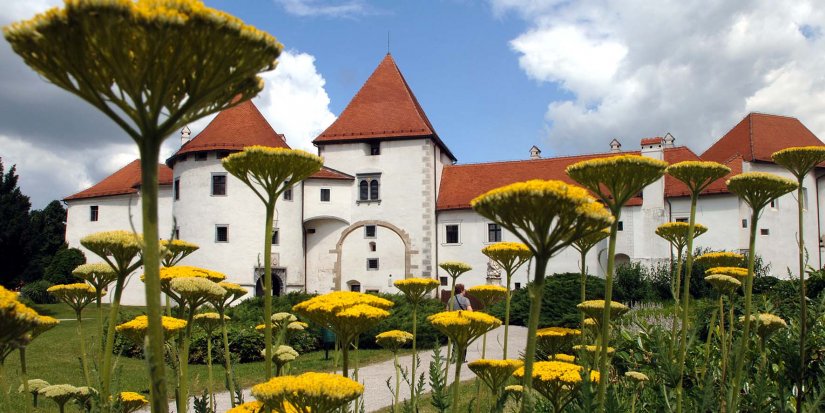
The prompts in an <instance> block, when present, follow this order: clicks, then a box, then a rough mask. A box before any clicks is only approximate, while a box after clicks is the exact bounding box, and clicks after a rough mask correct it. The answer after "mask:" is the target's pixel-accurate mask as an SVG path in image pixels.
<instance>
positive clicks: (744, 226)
mask: <svg viewBox="0 0 825 413" xmlns="http://www.w3.org/2000/svg"><path fill="white" fill-rule="evenodd" d="M747 227H748V220H747V219H743V220H742V228H747Z"/></svg>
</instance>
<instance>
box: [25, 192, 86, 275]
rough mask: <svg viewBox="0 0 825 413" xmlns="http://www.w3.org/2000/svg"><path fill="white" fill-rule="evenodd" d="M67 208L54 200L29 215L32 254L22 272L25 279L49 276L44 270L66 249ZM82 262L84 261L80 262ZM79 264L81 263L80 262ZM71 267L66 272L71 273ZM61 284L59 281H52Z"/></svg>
mask: <svg viewBox="0 0 825 413" xmlns="http://www.w3.org/2000/svg"><path fill="white" fill-rule="evenodd" d="M65 235H66V209H65V208H63V205H62V204H60V201H52V202H50V203H49V204H48V205H46V207H45V208H43V209H42V210H34V211H32V212H31V214H30V215H29V228H28V236H27V237H26V238H27V240H28V250H29V253H30V254H31V255H30V256H29V262H28V265H27V266H26V270H25V271H24V273H23V274H22V278H23V280H24V281H33V280H37V279H40V278H43V277H44V276H49V274H48V273H47V272H44V270H45V269H46V268H47V267H48V266H49V265H50V264H51V261H52V259H53V258H54V257H55V255H56V254H57V253H58V252H59V251H60V250H61V249H65V248H66V246H65V244H66V242H65V240H64V238H65ZM80 264H82V262H81V263H80ZM78 265H79V264H78ZM72 269H73V268H69V270H68V271H66V272H65V274H70V273H71V270H72ZM52 282H53V283H56V284H60V283H59V282H56V281H52Z"/></svg>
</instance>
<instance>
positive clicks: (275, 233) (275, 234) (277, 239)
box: [272, 228, 281, 245]
mask: <svg viewBox="0 0 825 413" xmlns="http://www.w3.org/2000/svg"><path fill="white" fill-rule="evenodd" d="M280 243H281V230H279V229H278V228H272V245H279V244H280Z"/></svg>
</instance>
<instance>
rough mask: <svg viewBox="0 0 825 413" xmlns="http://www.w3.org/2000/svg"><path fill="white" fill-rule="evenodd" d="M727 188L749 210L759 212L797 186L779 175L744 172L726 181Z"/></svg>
mask: <svg viewBox="0 0 825 413" xmlns="http://www.w3.org/2000/svg"><path fill="white" fill-rule="evenodd" d="M727 186H728V189H729V190H730V191H731V192H733V193H735V194H737V195H739V197H740V198H742V199H743V200H744V201H745V202H747V204H748V205H750V206H751V208H753V209H754V210H757V211H759V210H761V209H762V208H764V207H765V205H767V204H768V202H770V201H771V200H772V199H775V198H777V197H779V196H781V195H785V194H787V193H788V192H791V191H793V190H794V189H796V188H797V187H798V186H799V185H798V184H797V183H796V182H795V181H793V180H791V179H788V178H784V177H781V176H779V175H774V174H770V173H766V172H745V173H742V174H739V175H736V176H734V177H733V178H731V179H728V182H727Z"/></svg>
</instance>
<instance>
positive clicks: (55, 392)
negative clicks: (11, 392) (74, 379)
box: [3, 384, 78, 411]
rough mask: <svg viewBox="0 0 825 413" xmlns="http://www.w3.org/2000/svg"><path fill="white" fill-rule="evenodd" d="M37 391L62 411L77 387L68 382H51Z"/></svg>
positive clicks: (76, 390) (75, 392)
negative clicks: (51, 383)
mask: <svg viewBox="0 0 825 413" xmlns="http://www.w3.org/2000/svg"><path fill="white" fill-rule="evenodd" d="M3 391H5V389H4V390H3ZM39 393H40V395H41V396H43V397H46V398H49V399H52V400H53V401H54V402H55V403H57V405H58V406H60V411H63V406H64V405H65V404H66V403H67V402H68V401H69V400H71V399H73V398H74V397H75V396H76V395H77V393H78V389H77V387H75V386H72V385H69V384H53V385H51V386H46V387H44V388H42V389H40V392H39Z"/></svg>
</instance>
